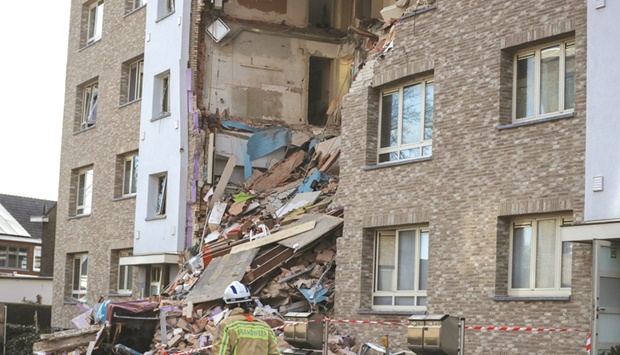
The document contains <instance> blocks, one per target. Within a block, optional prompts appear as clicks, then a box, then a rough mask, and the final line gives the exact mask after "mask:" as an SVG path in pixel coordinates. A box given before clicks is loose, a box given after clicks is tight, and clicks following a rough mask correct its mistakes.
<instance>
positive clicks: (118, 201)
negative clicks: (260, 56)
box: [52, 0, 146, 328]
mask: <svg viewBox="0 0 620 355" xmlns="http://www.w3.org/2000/svg"><path fill="white" fill-rule="evenodd" d="M92 3H93V2H92V1H81V0H73V1H72V5H71V26H70V32H69V46H68V55H67V74H66V75H67V76H66V87H65V111H64V121H63V131H62V151H61V163H60V188H59V197H58V208H57V213H58V219H57V233H56V238H57V239H56V252H55V265H54V295H53V308H52V313H53V314H52V326H53V327H56V328H69V327H70V323H69V321H70V319H71V318H73V317H75V316H77V315H78V314H79V313H80V312H79V310H78V308H77V307H75V304H74V303H72V302H69V297H70V296H71V277H72V264H71V258H72V256H73V255H74V254H75V253H83V252H87V253H88V255H89V265H88V266H89V267H88V290H87V297H86V302H87V303H88V304H89V305H91V306H92V305H94V304H95V303H96V302H97V300H98V299H99V298H100V297H101V296H104V297H108V296H109V295H111V294H115V293H116V290H115V289H114V286H115V285H116V284H117V281H116V280H115V279H113V278H115V277H116V275H117V273H118V270H117V267H118V265H117V264H118V262H117V259H118V256H116V257H114V254H113V253H114V250H118V249H128V248H129V249H130V248H132V246H133V230H134V214H135V199H134V198H117V197H118V196H115V186H118V184H119V181H118V178H119V176H118V175H117V171H118V169H117V168H116V166H117V156H119V155H123V154H126V153H129V152H132V151H137V149H138V139H139V127H140V101H139V100H138V101H135V102H132V103H128V104H121V105H119V102H121V103H122V102H123V97H124V94H123V92H122V88H123V87H124V86H123V85H122V81H123V78H126V75H124V74H123V72H122V71H123V68H124V66H123V63H126V62H128V61H129V60H132V59H135V58H138V57H139V56H141V55H142V54H143V53H144V43H145V35H144V33H145V31H144V26H145V16H146V8H144V7H143V8H140V9H138V10H136V11H133V12H131V13H127V4H125V2H113V1H106V2H105V4H104V6H105V8H104V16H103V30H102V37H101V39H100V40H98V41H96V42H94V43H92V44H90V45H85V43H86V41H85V37H86V34H85V31H86V27H87V22H88V20H87V19H88V13H87V11H86V10H87V9H88V6H89V5H90V4H92ZM94 80H97V81H98V84H99V97H98V107H97V122H96V124H95V125H94V126H93V127H91V128H88V129H85V130H83V131H80V129H79V124H76V120H79V111H80V109H81V107H80V103H81V101H82V96H81V92H80V90H79V89H80V88H81V87H83V85H85V84H88V83H91V82H92V81H94ZM77 122H78V123H79V121H77ZM87 166H92V167H93V169H94V182H93V198H92V212H91V214H90V215H88V216H83V217H74V216H75V198H76V190H75V189H76V183H75V181H76V179H74V178H73V177H72V174H73V173H74V172H75V171H76V170H77V169H79V168H82V167H87ZM121 175H122V174H121ZM117 190H118V188H117ZM115 260H116V263H115V262H114V261H115Z"/></svg>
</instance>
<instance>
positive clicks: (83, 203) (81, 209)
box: [75, 167, 94, 216]
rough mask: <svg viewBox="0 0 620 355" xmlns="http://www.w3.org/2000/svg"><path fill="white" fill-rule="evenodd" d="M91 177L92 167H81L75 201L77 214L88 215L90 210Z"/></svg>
mask: <svg viewBox="0 0 620 355" xmlns="http://www.w3.org/2000/svg"><path fill="white" fill-rule="evenodd" d="M93 178H94V174H93V168H92V167H89V168H85V169H81V170H80V171H79V172H78V176H77V183H76V188H77V191H76V201H75V214H76V215H77V216H84V215H89V214H90V213H91V211H92V202H93Z"/></svg>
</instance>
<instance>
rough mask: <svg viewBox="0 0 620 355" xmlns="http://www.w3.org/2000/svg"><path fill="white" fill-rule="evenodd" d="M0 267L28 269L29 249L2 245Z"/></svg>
mask: <svg viewBox="0 0 620 355" xmlns="http://www.w3.org/2000/svg"><path fill="white" fill-rule="evenodd" d="M0 268H5V269H20V270H28V249H26V248H19V247H12V246H7V245H0Z"/></svg>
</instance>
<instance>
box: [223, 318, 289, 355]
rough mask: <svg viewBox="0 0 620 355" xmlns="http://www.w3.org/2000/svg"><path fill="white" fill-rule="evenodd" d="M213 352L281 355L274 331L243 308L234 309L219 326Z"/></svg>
mask: <svg viewBox="0 0 620 355" xmlns="http://www.w3.org/2000/svg"><path fill="white" fill-rule="evenodd" d="M211 350H212V354H213V355H280V350H279V349H278V340H277V339H276V334H275V333H274V331H273V329H271V327H269V325H268V324H267V323H265V322H263V321H262V320H259V319H254V318H253V317H252V316H250V315H249V314H244V313H243V309H242V308H235V309H233V310H232V312H231V313H230V315H229V316H228V317H227V318H224V319H222V320H221V321H220V323H219V324H218V325H217V332H216V335H215V339H214V340H213V347H212V349H211Z"/></svg>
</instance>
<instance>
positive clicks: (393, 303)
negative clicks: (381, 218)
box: [372, 228, 429, 311]
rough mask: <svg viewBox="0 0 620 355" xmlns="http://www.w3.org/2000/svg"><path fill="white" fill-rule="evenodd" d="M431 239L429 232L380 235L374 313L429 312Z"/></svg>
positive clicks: (415, 230) (411, 230)
mask: <svg viewBox="0 0 620 355" xmlns="http://www.w3.org/2000/svg"><path fill="white" fill-rule="evenodd" d="M428 237H429V233H428V229H425V228H406V229H397V230H383V231H378V232H377V233H376V236H375V254H374V255H375V256H374V260H375V265H374V275H375V276H374V288H373V295H372V303H373V309H378V310H381V309H384V310H393V309H399V308H401V309H403V310H408V311H411V310H425V309H426V290H427V281H428V242H429V240H428Z"/></svg>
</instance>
